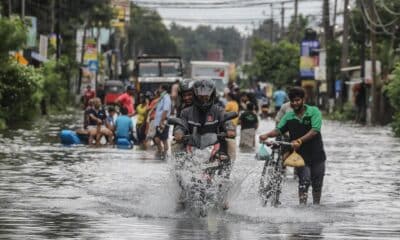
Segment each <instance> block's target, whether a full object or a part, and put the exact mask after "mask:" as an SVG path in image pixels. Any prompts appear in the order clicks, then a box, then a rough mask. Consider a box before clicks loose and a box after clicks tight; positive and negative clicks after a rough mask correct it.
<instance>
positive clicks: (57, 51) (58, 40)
mask: <svg viewBox="0 0 400 240" xmlns="http://www.w3.org/2000/svg"><path fill="white" fill-rule="evenodd" d="M56 14H57V22H56V60H57V61H58V60H59V59H60V55H61V46H60V44H61V42H60V22H61V11H60V0H56Z"/></svg>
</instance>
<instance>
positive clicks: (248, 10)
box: [132, 0, 344, 35]
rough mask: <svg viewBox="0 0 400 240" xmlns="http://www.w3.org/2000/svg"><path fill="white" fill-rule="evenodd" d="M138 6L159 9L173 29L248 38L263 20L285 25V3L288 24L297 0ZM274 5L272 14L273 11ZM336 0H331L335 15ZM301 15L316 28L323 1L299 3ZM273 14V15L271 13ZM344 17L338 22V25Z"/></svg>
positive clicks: (197, 0)
mask: <svg viewBox="0 0 400 240" xmlns="http://www.w3.org/2000/svg"><path fill="white" fill-rule="evenodd" d="M132 1H133V2H134V3H135V4H137V5H139V6H144V7H150V8H152V9H154V10H157V11H158V13H159V14H160V15H161V17H162V18H163V20H164V23H165V24H166V25H167V26H169V25H170V24H171V23H172V22H176V23H177V24H179V25H183V26H189V27H197V26H198V25H200V24H202V25H210V26H212V27H216V26H222V27H231V26H233V27H235V28H237V29H238V30H239V32H241V33H242V34H243V35H248V34H250V33H251V31H252V30H253V29H254V28H257V27H258V25H260V23H262V21H263V20H265V19H269V18H271V15H272V16H273V19H274V21H276V22H278V23H280V22H281V9H282V2H285V3H284V5H283V6H284V8H285V18H284V21H285V25H287V24H288V23H289V21H290V17H291V16H292V15H293V14H294V0H132ZM343 1H344V0H337V12H342V11H343ZM271 3H272V12H271ZM334 3H335V0H330V9H331V16H332V15H333V9H334ZM298 12H299V14H303V15H312V18H313V22H314V24H313V25H311V27H314V26H315V25H316V24H317V23H318V22H321V19H322V0H299V11H298ZM271 13H272V14H271ZM338 22H339V23H340V22H341V18H340V17H339V18H338V19H337V23H338Z"/></svg>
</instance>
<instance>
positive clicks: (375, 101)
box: [366, 0, 381, 124]
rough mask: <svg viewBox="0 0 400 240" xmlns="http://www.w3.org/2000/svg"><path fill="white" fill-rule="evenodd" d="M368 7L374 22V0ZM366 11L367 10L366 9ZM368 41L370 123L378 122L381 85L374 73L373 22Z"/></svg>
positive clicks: (374, 46)
mask: <svg viewBox="0 0 400 240" xmlns="http://www.w3.org/2000/svg"><path fill="white" fill-rule="evenodd" d="M368 3H369V4H368V5H369V7H368V9H369V14H370V17H371V22H376V15H375V12H374V11H373V9H375V6H374V4H375V2H374V0H369V1H368ZM366 11H367V10H366ZM370 28H371V29H370V41H371V62H372V69H371V70H372V73H371V75H372V89H371V90H372V95H371V96H372V106H371V123H372V124H377V123H378V122H379V117H378V115H379V98H380V90H381V86H380V83H379V80H378V77H377V75H376V34H375V32H376V28H375V26H374V25H373V24H370Z"/></svg>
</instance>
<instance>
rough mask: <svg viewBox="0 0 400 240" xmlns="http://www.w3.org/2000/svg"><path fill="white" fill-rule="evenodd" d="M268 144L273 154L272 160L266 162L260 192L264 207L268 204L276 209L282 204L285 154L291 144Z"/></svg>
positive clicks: (269, 142)
mask: <svg viewBox="0 0 400 240" xmlns="http://www.w3.org/2000/svg"><path fill="white" fill-rule="evenodd" d="M262 144H264V143H262ZM266 144H267V145H269V146H271V149H272V153H271V157H270V159H269V160H265V164H264V167H263V170H262V173H261V179H260V185H259V189H258V192H259V195H260V197H261V201H262V205H263V206H264V207H265V206H267V204H268V203H270V204H271V206H274V207H276V206H278V205H279V204H280V202H279V195H280V193H281V189H282V181H283V175H284V168H283V154H284V152H285V151H286V149H287V148H288V147H291V144H290V143H289V142H284V141H268V142H266Z"/></svg>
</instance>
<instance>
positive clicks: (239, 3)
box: [133, 0, 320, 9]
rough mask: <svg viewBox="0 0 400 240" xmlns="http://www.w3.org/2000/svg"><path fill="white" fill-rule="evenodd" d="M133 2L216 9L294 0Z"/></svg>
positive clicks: (160, 6) (138, 0)
mask: <svg viewBox="0 0 400 240" xmlns="http://www.w3.org/2000/svg"><path fill="white" fill-rule="evenodd" d="M133 2H134V3H135V4H137V5H139V6H144V7H155V8H165V9H166V8H173V9H216V8H246V7H256V6H264V5H271V4H281V3H293V2H294V0H285V1H273V2H272V1H269V2H265V1H260V0H256V1H240V0H236V1H220V2H176V1H168V2H165V1H163V2H160V1H143V0H136V1H133ZM300 2H320V0H301V1H300Z"/></svg>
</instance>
